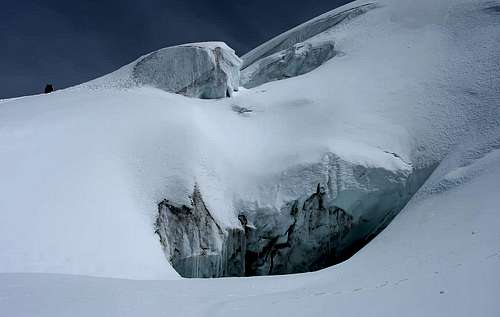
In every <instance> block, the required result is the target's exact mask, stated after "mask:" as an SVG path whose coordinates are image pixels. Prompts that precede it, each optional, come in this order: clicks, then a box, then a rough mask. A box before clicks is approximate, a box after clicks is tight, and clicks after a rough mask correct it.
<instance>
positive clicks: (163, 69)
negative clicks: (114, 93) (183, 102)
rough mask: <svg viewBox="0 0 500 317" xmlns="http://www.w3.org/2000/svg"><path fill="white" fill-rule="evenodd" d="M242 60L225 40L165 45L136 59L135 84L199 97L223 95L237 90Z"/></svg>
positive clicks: (133, 71)
mask: <svg viewBox="0 0 500 317" xmlns="http://www.w3.org/2000/svg"><path fill="white" fill-rule="evenodd" d="M240 67H241V60H240V59H239V58H238V57H237V56H236V55H235V53H234V51H233V50H232V49H231V48H229V47H228V46H227V45H226V44H224V43H220V42H207V43H194V44H185V45H180V46H173V47H167V48H164V49H161V50H158V51H155V52H153V53H151V54H149V55H146V56H144V57H142V58H141V59H139V60H138V61H137V62H136V64H135V65H134V67H133V70H132V77H133V79H134V81H135V82H136V83H137V84H140V85H150V86H153V87H156V88H160V89H163V90H165V91H168V92H173V93H177V94H181V95H184V96H188V97H196V98H202V99H215V98H224V97H229V96H231V95H232V93H233V91H236V90H238V87H239V78H240Z"/></svg>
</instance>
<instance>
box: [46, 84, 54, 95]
mask: <svg viewBox="0 0 500 317" xmlns="http://www.w3.org/2000/svg"><path fill="white" fill-rule="evenodd" d="M53 91H54V87H53V86H52V84H47V85H46V86H45V93H46V94H49V93H51V92H53Z"/></svg>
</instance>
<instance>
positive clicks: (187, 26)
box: [0, 0, 350, 98]
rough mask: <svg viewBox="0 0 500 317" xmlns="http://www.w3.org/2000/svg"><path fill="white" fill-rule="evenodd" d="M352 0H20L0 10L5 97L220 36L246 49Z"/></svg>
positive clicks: (0, 92) (0, 86) (1, 93)
mask: <svg viewBox="0 0 500 317" xmlns="http://www.w3.org/2000/svg"><path fill="white" fill-rule="evenodd" d="M347 2H350V1H349V0H309V1H304V0H300V1H298V0H276V1H273V0H252V1H238V0H235V1H228V0H212V1H210V0H143V1H141V0H134V1H131V0H109V1H105V0H101V1H99V0H80V1H67V0H44V1H40V0H17V1H6V2H5V3H3V4H2V10H0V21H1V22H0V43H1V49H0V98H5V97H14V96H20V95H26V94H34V93H40V92H42V91H43V89H44V87H45V84H46V83H53V84H54V85H55V87H56V88H63V87H67V86H71V85H74V84H77V83H81V82H84V81H87V80H89V79H92V78H95V77H98V76H101V75H104V74H107V73H109V72H111V71H113V70H115V69H117V68H118V67H120V66H122V65H124V64H127V63H129V62H130V61H132V60H134V59H136V58H137V57H139V56H140V55H143V54H145V53H148V52H150V51H153V50H156V49H159V48H162V47H166V46H170V45H175V44H181V43H188V42H198V41H208V40H220V41H224V42H226V43H227V44H228V45H229V46H231V47H232V48H234V49H235V50H236V51H237V53H238V55H241V54H243V53H245V52H247V51H248V50H250V49H252V48H253V47H255V46H257V45H258V44H260V43H262V42H264V41H266V40H267V39H269V38H271V37H273V36H275V35H277V34H279V33H281V32H283V31H286V30H287V29H289V28H291V27H293V26H295V25H297V24H299V23H301V22H304V21H307V20H308V19H310V18H313V17H315V16H317V15H319V14H321V13H323V12H326V11H328V10H331V9H334V8H336V7H338V6H340V5H342V4H345V3H347Z"/></svg>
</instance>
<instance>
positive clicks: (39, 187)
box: [0, 0, 500, 316]
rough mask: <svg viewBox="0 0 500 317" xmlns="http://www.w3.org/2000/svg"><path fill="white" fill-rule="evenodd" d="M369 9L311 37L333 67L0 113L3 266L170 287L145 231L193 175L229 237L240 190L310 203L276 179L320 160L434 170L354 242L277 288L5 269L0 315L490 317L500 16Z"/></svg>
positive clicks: (80, 91)
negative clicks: (225, 87) (219, 95)
mask: <svg viewBox="0 0 500 317" xmlns="http://www.w3.org/2000/svg"><path fill="white" fill-rule="evenodd" d="M361 4H364V2H360V1H356V2H354V3H351V4H349V5H348V6H345V7H343V8H339V9H336V10H335V12H340V11H342V10H345V9H347V8H352V7H355V6H358V5H361ZM377 4H378V7H377V8H376V9H373V10H371V11H369V12H367V13H365V14H363V15H361V16H358V17H356V18H355V19H351V20H349V21H347V22H345V23H341V24H339V25H337V26H335V27H333V28H332V29H329V30H327V31H325V32H322V33H321V34H320V37H327V38H330V39H333V40H334V41H335V49H336V50H338V51H340V52H341V53H342V54H338V55H337V56H335V57H333V58H332V59H330V60H329V61H327V62H326V63H325V64H324V65H322V66H320V67H319V68H317V69H315V70H314V71H312V72H310V73H307V74H304V75H302V76H299V77H294V78H290V79H286V80H281V81H275V82H271V83H267V84H264V85H262V86H259V87H256V88H253V89H250V90H243V91H241V92H239V93H238V94H236V96H235V97H233V98H229V99H222V100H215V101H207V100H195V99H189V98H185V97H182V96H178V95H173V94H169V93H166V92H164V91H161V90H158V89H154V88H151V87H139V86H135V85H120V84H117V83H123V78H126V77H127V76H128V75H130V73H128V72H129V71H130V68H127V67H124V68H122V69H121V70H119V71H117V72H116V73H114V74H111V75H108V76H105V77H104V78H101V79H99V80H97V81H95V82H93V83H92V82H91V83H88V84H84V85H81V86H79V87H75V88H70V89H66V90H63V91H58V92H55V93H53V94H50V95H43V96H30V97H23V98H16V99H10V100H3V101H1V102H0V175H1V178H0V193H1V196H0V250H1V254H0V256H1V257H0V272H3V273H13V272H17V273H23V272H24V273H27V272H30V273H33V272H37V273H63V274H77V275H92V276H100V277H120V278H131V279H177V278H178V276H177V274H176V273H175V272H174V271H173V269H172V268H171V267H170V266H169V265H168V263H167V262H166V260H165V258H164V257H163V255H162V254H161V247H160V245H159V243H158V241H157V238H156V237H155V236H154V234H153V231H152V230H151V228H152V224H153V222H154V215H155V212H156V204H157V203H158V202H159V201H161V200H162V199H164V198H165V196H166V195H169V197H173V199H175V200H176V202H178V203H182V202H187V200H188V195H189V194H190V193H191V192H192V188H193V186H194V183H195V182H196V183H198V185H199V186H200V188H201V189H202V191H203V195H204V199H205V200H206V204H207V206H208V207H210V209H211V210H213V211H214V212H215V213H216V214H215V216H216V217H217V219H218V220H219V221H220V222H221V223H225V224H227V225H234V210H233V207H234V205H233V202H234V200H235V197H236V198H238V199H244V200H246V201H258V202H259V203H260V204H262V205H268V206H271V207H276V206H280V204H281V203H282V202H283V201H286V200H287V199H289V198H291V197H292V194H291V193H293V192H307V191H309V192H311V191H313V190H314V188H315V187H316V185H317V183H318V182H317V179H316V178H315V177H317V175H313V176H311V178H310V179H309V178H305V179H301V180H300V182H296V183H293V182H292V183H290V182H287V184H288V185H289V187H288V189H287V191H285V192H283V191H280V190H279V188H280V186H277V185H282V183H281V180H282V179H283V175H286V173H287V172H288V171H290V170H293V169H297V167H301V166H304V167H307V166H310V165H311V164H314V163H317V162H318V161H321V159H322V157H323V156H324V155H325V153H335V154H336V155H338V156H339V157H341V158H343V159H346V160H348V161H350V162H355V163H359V164H363V165H364V166H372V167H383V168H385V169H399V168H401V167H402V166H405V164H407V163H410V164H411V165H412V166H413V167H422V168H424V167H430V166H434V165H437V164H439V166H438V167H437V169H436V170H435V172H434V174H433V176H432V177H431V178H430V179H429V180H428V181H427V182H426V184H425V185H424V187H423V188H422V189H421V190H420V191H419V192H418V193H417V196H416V197H414V198H413V199H412V201H411V202H410V203H409V204H408V205H407V206H406V207H405V209H404V210H403V211H402V212H401V213H400V214H399V215H398V216H397V217H396V218H395V220H394V221H393V222H392V223H391V224H390V226H389V227H388V228H386V230H384V231H383V232H382V233H381V234H380V235H379V236H377V237H376V238H375V239H374V240H373V241H372V242H371V243H370V244H368V245H367V246H366V247H365V248H364V249H362V250H361V251H360V252H359V253H357V254H356V255H355V256H354V257H353V258H351V259H350V260H348V261H346V262H344V263H342V264H340V265H337V266H335V267H332V268H329V269H325V270H322V271H319V272H316V273H308V274H301V275H292V276H283V277H267V278H252V279H221V280H206V281H202V280H180V281H168V282H158V281H156V282H152V281H150V282H146V281H124V280H113V279H102V278H99V279H96V278H90V277H68V276H61V275H43V274H40V275H39V274H37V275H32V274H2V275H1V277H0V279H1V280H2V281H1V282H0V315H13V314H14V313H15V314H16V315H19V316H30V315H33V314H34V312H36V313H37V314H39V315H41V316H58V315H59V316H65V315H67V314H68V313H69V312H71V313H72V315H78V314H80V315H81V316H86V315H89V314H98V315H103V316H113V315H116V316H127V315H129V316H136V315H153V314H155V315H157V314H158V313H160V312H165V310H166V309H167V310H168V309H169V308H168V307H169V305H171V306H174V305H175V307H176V308H175V309H176V313H178V314H180V315H186V316H189V315H192V316H199V315H201V313H203V314H204V315H213V316H220V315H225V314H229V312H231V314H234V313H235V312H237V313H238V314H239V315H242V316H245V315H253V314H255V313H262V314H269V313H270V312H274V313H276V314H277V313H279V314H282V315H285V314H286V315H290V316H301V315H318V314H320V313H324V312H325V311H328V312H332V313H338V314H339V315H348V316H349V315H352V316H356V315H360V314H361V313H363V314H365V315H374V316H377V315H382V314H384V315H389V316H401V315H405V316H412V315H414V316H421V315H456V316H470V315H481V316H498V314H499V313H500V306H499V304H498V300H497V296H496V294H498V292H499V291H500V289H499V288H500V275H499V274H498V270H497V268H498V265H499V262H500V258H499V255H498V254H499V252H500V250H499V249H498V245H500V244H499V242H500V241H499V240H500V236H499V235H498V230H497V228H498V227H499V225H500V223H499V221H500V220H499V219H500V217H499V216H498V212H497V211H498V205H499V197H498V194H497V193H498V190H499V189H500V188H499V183H500V182H499V179H500V178H499V177H500V168H499V166H500V160H499V154H498V153H499V152H498V151H499V150H498V149H499V148H500V146H499V144H500V130H499V126H500V123H499V121H500V114H499V113H500V111H499V105H500V58H499V55H498V54H499V53H498V52H500V41H495V40H494V39H495V38H498V37H499V35H500V19H499V14H498V12H499V11H500V10H499V9H498V8H500V3H498V2H494V1H481V0H477V1H469V0H467V1H466V0H444V1H431V0H422V1H418V2H416V1H410V0H399V1H397V0H381V1H378V2H377ZM234 106H238V107H245V108H248V109H250V110H252V112H250V113H247V114H245V115H241V114H239V113H237V112H235V111H233V109H234ZM390 153H396V154H397V157H396V156H394V155H392V154H390ZM405 162H407V163H405ZM304 170H307V168H304ZM299 175H301V174H300V173H299ZM285 179H286V177H285ZM277 188H278V189H277ZM262 193H271V194H270V195H267V196H266V195H263V194H262ZM441 292H443V293H441Z"/></svg>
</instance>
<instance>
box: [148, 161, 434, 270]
mask: <svg viewBox="0 0 500 317" xmlns="http://www.w3.org/2000/svg"><path fill="white" fill-rule="evenodd" d="M387 155H388V159H393V160H398V161H399V160H400V158H397V157H394V156H393V155H392V154H390V153H387ZM391 156H392V157H391ZM400 163H401V164H400V168H399V169H395V170H391V169H387V168H383V167H366V166H363V165H360V164H354V163H352V162H349V161H346V160H343V159H341V158H340V157H338V156H336V155H335V154H333V153H330V154H327V155H325V157H324V158H323V160H322V162H319V163H315V164H311V165H307V166H297V167H294V168H291V169H289V170H286V171H284V172H283V173H282V174H281V176H280V177H279V181H278V183H277V184H276V183H275V182H271V183H269V184H261V187H260V188H261V189H260V190H261V193H260V194H259V197H261V201H250V200H248V199H245V198H241V197H240V198H237V199H235V202H234V209H235V211H236V213H235V216H234V217H235V218H236V217H237V218H238V221H239V223H238V225H236V226H228V225H224V223H219V222H218V221H217V220H216V218H215V217H214V216H213V215H212V213H214V214H216V213H217V211H211V210H209V209H208V208H207V206H206V205H205V203H204V201H203V197H202V189H201V190H200V188H199V186H198V185H196V186H195V188H194V191H193V193H192V195H191V196H190V200H191V204H190V206H186V205H182V206H179V205H175V204H173V203H171V202H169V201H168V200H164V201H162V202H161V203H160V204H159V206H158V217H157V220H156V233H157V234H158V235H159V237H160V241H161V244H162V245H163V247H164V250H165V254H166V256H167V258H168V259H169V260H170V262H171V263H172V265H173V267H174V268H175V269H176V270H177V272H179V273H180V274H181V275H182V276H184V277H222V276H253V275H273V274H287V273H300V272H309V271H315V270H319V269H322V268H325V267H328V266H330V265H333V264H335V263H338V262H339V261H342V260H344V259H346V258H347V257H349V256H351V255H352V254H353V253H354V252H356V251H357V250H358V249H359V248H360V247H362V246H363V245H365V244H366V243H367V242H368V241H369V240H370V239H372V238H373V237H374V236H375V235H376V234H377V233H378V232H379V231H380V230H381V229H382V228H384V227H385V226H386V225H387V224H388V223H389V221H390V220H391V219H392V218H393V217H394V216H395V215H396V214H397V213H398V212H399V210H401V209H402V208H403V206H404V205H405V204H406V203H407V202H408V200H409V199H410V198H411V196H412V195H413V194H414V193H415V191H416V190H417V188H418V187H419V186H420V185H421V184H422V183H423V181H424V180H425V179H426V178H427V176H428V175H429V172H430V171H431V169H428V170H415V169H413V168H412V167H411V166H410V165H408V164H406V163H404V162H400ZM304 186H305V187H306V188H310V190H309V191H304V192H301V193H297V189H298V188H304ZM293 195H296V197H295V198H294V199H290V197H292V196H293ZM279 196H283V197H287V198H281V199H280V198H278V197H279ZM265 197H267V198H265ZM277 200H278V201H281V203H278V204H273V203H272V202H273V201H277Z"/></svg>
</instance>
